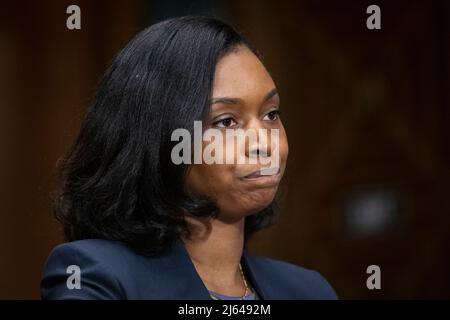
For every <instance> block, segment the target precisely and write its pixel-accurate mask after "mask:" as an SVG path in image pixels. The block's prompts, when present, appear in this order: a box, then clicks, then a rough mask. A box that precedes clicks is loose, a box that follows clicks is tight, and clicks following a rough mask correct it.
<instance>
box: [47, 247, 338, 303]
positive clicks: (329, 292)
mask: <svg viewBox="0 0 450 320" xmlns="http://www.w3.org/2000/svg"><path fill="white" fill-rule="evenodd" d="M241 264H242V268H243V269H244V272H246V274H247V276H248V278H249V279H250V281H251V283H252V285H253V288H254V289H255V290H256V291H257V293H258V295H259V297H260V299H290V300H291V299H337V295H336V293H335V291H334V290H333V288H332V287H331V286H330V285H329V284H328V282H327V281H326V280H325V279H324V278H323V277H322V276H321V275H320V274H319V273H318V272H316V271H313V270H308V269H305V268H302V267H299V266H295V265H293V264H290V263H286V262H282V261H277V260H272V259H268V258H262V257H256V256H252V255H250V254H249V253H248V252H247V250H244V252H243V255H242V260H241ZM70 265H76V266H78V267H79V268H80V271H81V272H80V275H81V276H80V279H81V282H80V283H81V288H80V289H76V288H74V289H69V288H68V286H67V284H66V283H67V279H68V278H69V276H71V274H72V273H71V272H70V271H69V273H68V272H67V271H68V270H67V268H68V267H69V266H70ZM41 295H42V298H43V299H152V300H165V299H177V300H197V299H204V300H207V299H211V297H210V295H209V293H208V289H207V288H206V287H205V285H204V284H203V282H202V280H201V278H200V276H199V275H198V273H197V271H196V270H195V267H194V265H193V263H192V260H191V259H190V256H189V254H188V252H187V250H186V247H185V245H184V242H183V241H178V242H177V243H176V244H175V246H174V247H173V248H172V249H171V250H169V251H168V252H167V253H166V254H164V255H161V256H158V257H145V256H142V255H139V254H137V253H135V252H134V251H133V250H132V249H130V248H129V247H127V246H126V245H125V244H123V243H121V242H116V241H108V240H100V239H89V240H80V241H73V242H68V243H64V244H61V245H59V246H57V247H56V248H55V249H53V251H52V252H51V254H50V256H49V258H48V260H47V264H46V266H45V270H44V273H43V278H42V281H41Z"/></svg>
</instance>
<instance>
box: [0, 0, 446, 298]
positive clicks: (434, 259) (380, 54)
mask: <svg viewBox="0 0 450 320" xmlns="http://www.w3.org/2000/svg"><path fill="white" fill-rule="evenodd" d="M71 4H76V5H78V6H79V7H80V8H81V27H82V28H81V30H68V29H67V28H66V19H67V17H68V16H69V15H68V14H66V8H67V7H68V6H69V5H71ZM371 4H377V5H378V6H380V8H381V30H368V29H367V28H366V19H367V17H368V16H369V15H368V14H366V8H367V7H368V6H369V5H371ZM185 14H208V15H213V16H216V17H219V18H222V19H225V20H226V21H228V22H229V23H231V24H232V25H234V26H235V27H236V28H237V29H238V30H239V31H241V32H242V33H243V34H244V35H245V36H247V37H248V38H249V39H250V40H251V42H253V43H254V44H255V45H256V47H257V48H258V49H259V50H260V51H261V52H262V53H263V54H264V56H265V64H266V66H267V68H268V69H269V71H270V72H271V74H272V76H273V78H274V80H275V82H276V84H277V86H278V88H279V91H280V96H281V101H282V109H283V115H282V117H283V121H284V123H285V127H286V129H287V132H288V137H289V143H290V159H289V164H288V171H287V176H286V180H285V186H284V188H283V196H282V206H283V213H282V215H281V216H280V219H279V223H278V224H277V225H276V226H274V227H272V228H270V229H268V230H266V231H263V232H261V233H259V234H258V235H257V236H256V237H255V238H254V240H253V242H252V243H251V249H252V251H253V253H255V254H259V255H265V256H269V257H272V258H276V259H283V260H286V261H290V262H293V263H296V264H299V265H302V266H305V267H309V268H313V269H316V270H318V271H319V272H321V273H322V274H323V275H325V276H326V277H327V278H328V280H329V281H330V282H331V283H332V285H333V286H334V287H335V289H336V290H337V292H338V294H339V296H340V298H342V299H409V298H412V299H418V298H425V299H430V298H450V274H449V270H450V232H449V231H450V204H449V198H450V192H449V187H448V185H447V184H448V180H449V177H450V176H449V163H450V142H449V141H450V140H449V138H450V123H449V120H450V119H449V118H450V106H449V103H450V97H449V92H450V79H449V72H450V63H449V62H450V53H449V39H450V3H449V2H448V1H444V0H441V1H439V0H436V1H425V0H423V1H406V0H403V1H373V2H372V1H370V2H369V1H358V2H357V1H350V0H345V1H331V0H330V1H323V0H322V1H318V0H308V1H306V0H303V1H256V0H246V1H238V0H227V1H224V0H223V1H207V0H203V1H181V0H179V1H168V0H155V1H143V0H140V1H137V0H136V1H125V0H123V1H119V0H96V1H87V0H83V1H80V0H78V1H66V0H59V1H56V0H55V1H31V0H30V1H5V2H3V3H2V8H1V9H0V94H1V102H0V130H1V132H0V143H1V144H0V145H1V152H0V184H1V186H0V191H1V192H0V201H1V209H0V298H3V299H10V298H13V299H21V298H39V280H40V276H41V272H42V269H43V265H44V263H45V260H46V258H47V255H48V253H49V252H50V250H51V249H52V248H53V247H54V246H55V245H56V244H58V243H60V242H61V241H62V236H61V230H60V227H59V225H58V224H57V223H56V222H55V221H54V219H53V216H52V212H51V208H50V203H51V191H52V190H53V188H54V179H55V166H56V161H57V159H58V158H59V157H61V156H62V155H63V154H64V152H65V151H66V150H67V148H68V147H69V146H70V144H71V143H72V141H73V139H74V138H75V136H76V134H77V131H78V129H79V126H80V122H81V119H82V118H83V115H84V112H85V110H86V107H87V105H88V103H89V101H90V99H91V98H92V96H93V95H94V93H95V90H96V85H97V83H98V81H99V79H100V76H101V75H102V73H103V71H104V70H105V68H106V67H107V65H108V64H109V63H110V62H111V60H112V58H113V57H114V55H115V53H116V52H117V51H118V50H119V49H120V48H122V47H123V46H124V45H125V44H126V43H127V42H128V41H129V40H130V39H131V37H132V36H133V35H134V34H136V33H137V32H138V31H140V30H141V29H143V28H144V27H145V26H147V25H149V24H151V23H153V22H156V21H159V20H162V19H165V18H168V17H174V16H180V15H185ZM372 264H375V265H378V266H379V267H380V268H381V289H380V290H369V289H368V288H367V287H366V279H367V277H368V276H369V275H368V274H367V273H366V268H367V267H368V266H369V265H372Z"/></svg>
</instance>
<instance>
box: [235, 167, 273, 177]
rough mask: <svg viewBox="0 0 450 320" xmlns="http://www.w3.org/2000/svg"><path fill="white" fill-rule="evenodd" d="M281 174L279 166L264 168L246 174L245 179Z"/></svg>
mask: <svg viewBox="0 0 450 320" xmlns="http://www.w3.org/2000/svg"><path fill="white" fill-rule="evenodd" d="M279 174H280V168H279V167H271V168H262V169H259V170H256V171H254V172H252V173H250V174H248V175H246V176H244V177H243V179H259V178H264V177H270V176H277V175H279Z"/></svg>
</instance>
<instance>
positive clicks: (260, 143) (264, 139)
mask: <svg viewBox="0 0 450 320" xmlns="http://www.w3.org/2000/svg"><path fill="white" fill-rule="evenodd" d="M246 130H247V131H246V135H245V156H246V157H247V158H258V157H270V156H271V154H272V141H271V138H270V130H268V129H267V128H265V127H264V126H263V125H262V124H261V123H260V121H252V123H250V124H249V126H248V127H247V128H246ZM249 131H253V133H251V134H250V133H249Z"/></svg>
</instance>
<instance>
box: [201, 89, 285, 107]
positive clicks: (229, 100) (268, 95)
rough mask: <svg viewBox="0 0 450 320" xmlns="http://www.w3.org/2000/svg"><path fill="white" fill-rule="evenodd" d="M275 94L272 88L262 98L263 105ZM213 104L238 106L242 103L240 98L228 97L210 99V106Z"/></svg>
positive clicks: (275, 90)
mask: <svg viewBox="0 0 450 320" xmlns="http://www.w3.org/2000/svg"><path fill="white" fill-rule="evenodd" d="M277 94H278V91H277V88H273V89H272V90H270V91H269V92H268V93H266V95H265V96H264V99H263V103H264V102H266V101H267V100H269V99H270V98H272V97H273V96H275V95H277ZM215 103H223V104H239V103H242V99H241V98H230V97H217V98H212V99H211V100H210V104H215Z"/></svg>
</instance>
